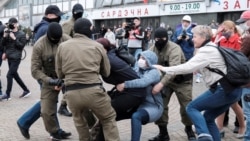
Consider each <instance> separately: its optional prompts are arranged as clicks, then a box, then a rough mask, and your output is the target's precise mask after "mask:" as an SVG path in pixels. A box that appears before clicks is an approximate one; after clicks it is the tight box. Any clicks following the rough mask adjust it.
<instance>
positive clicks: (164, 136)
mask: <svg viewBox="0 0 250 141" xmlns="http://www.w3.org/2000/svg"><path fill="white" fill-rule="evenodd" d="M158 127H159V130H160V133H159V134H158V135H157V136H155V137H153V138H152V139H149V140H148V141H169V140H170V138H169V135H168V130H167V126H166V125H165V126H162V125H158Z"/></svg>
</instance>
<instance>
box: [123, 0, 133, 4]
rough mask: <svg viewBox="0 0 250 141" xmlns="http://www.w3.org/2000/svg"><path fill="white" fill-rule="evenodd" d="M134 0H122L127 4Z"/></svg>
mask: <svg viewBox="0 0 250 141" xmlns="http://www.w3.org/2000/svg"><path fill="white" fill-rule="evenodd" d="M134 2H135V0H124V3H125V4H127V3H134Z"/></svg>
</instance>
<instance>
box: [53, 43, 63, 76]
mask: <svg viewBox="0 0 250 141" xmlns="http://www.w3.org/2000/svg"><path fill="white" fill-rule="evenodd" d="M61 50H62V46H61V45H59V47H58V49H57V53H56V58H55V63H56V64H55V70H56V74H57V77H58V78H60V79H63V78H64V77H65V76H64V74H63V72H62V57H61V53H62V51H61Z"/></svg>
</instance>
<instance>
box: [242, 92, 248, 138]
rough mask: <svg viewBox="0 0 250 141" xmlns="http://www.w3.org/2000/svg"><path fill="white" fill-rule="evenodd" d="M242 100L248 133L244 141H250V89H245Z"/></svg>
mask: <svg viewBox="0 0 250 141" xmlns="http://www.w3.org/2000/svg"><path fill="white" fill-rule="evenodd" d="M241 98H242V99H241V101H242V106H243V112H244V115H245V118H246V132H245V137H244V141H250V99H249V98H250V88H243V90H242V96H241Z"/></svg>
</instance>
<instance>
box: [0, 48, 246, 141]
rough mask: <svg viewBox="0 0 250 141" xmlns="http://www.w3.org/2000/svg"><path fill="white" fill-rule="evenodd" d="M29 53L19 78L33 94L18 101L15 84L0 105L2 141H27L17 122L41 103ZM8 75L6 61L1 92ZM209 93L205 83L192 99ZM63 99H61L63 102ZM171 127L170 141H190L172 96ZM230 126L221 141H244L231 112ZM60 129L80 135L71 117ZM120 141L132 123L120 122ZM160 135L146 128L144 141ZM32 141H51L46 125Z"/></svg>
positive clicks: (39, 124) (35, 130)
mask: <svg viewBox="0 0 250 141" xmlns="http://www.w3.org/2000/svg"><path fill="white" fill-rule="evenodd" d="M25 50H26V52H27V56H26V58H25V59H24V60H23V61H22V62H21V64H20V66H19V70H18V72H19V75H20V77H21V78H22V79H23V81H24V83H25V84H26V85H27V86H28V88H29V89H30V91H31V93H32V94H31V95H30V96H29V97H27V98H21V99H20V98H19V96H20V95H21V94H22V92H23V90H22V89H21V88H20V87H19V85H18V84H17V83H16V82H15V81H13V82H14V83H13V88H12V92H11V98H12V99H11V101H0V141H25V140H26V139H25V138H24V137H23V136H22V135H21V133H20V131H19V129H18V127H17V124H16V121H17V119H18V118H19V117H20V116H21V115H22V114H23V113H24V112H25V111H26V110H28V109H29V108H30V107H31V106H32V105H33V104H35V103H36V102H37V101H38V100H39V96H40V89H39V85H38V83H37V82H36V80H35V79H34V78H33V77H32V76H31V71H30V61H31V53H32V47H31V46H26V47H25ZM7 71H8V65H7V62H6V61H3V64H2V67H1V81H2V91H3V92H5V90H6V83H7V81H6V73H7ZM111 87H112V86H111V85H108V84H105V88H106V89H110V88H111ZM205 90H206V87H205V85H204V83H202V82H201V83H194V87H193V97H196V96H197V95H199V94H200V93H202V92H203V91H205ZM61 98H62V95H60V99H61ZM59 103H60V100H59ZM169 116H170V120H169V125H168V131H169V134H170V138H171V141H187V137H186V133H185V132H184V125H183V124H182V123H181V120H180V114H179V104H178V100H177V98H176V96H175V95H173V96H172V98H171V101H170V103H169ZM229 116H230V120H229V125H228V126H227V127H225V138H223V139H222V141H241V140H239V139H237V138H236V134H234V133H233V132H232V131H233V129H234V120H235V114H234V112H233V111H232V110H230V114H229ZM58 118H59V122H60V126H61V128H62V129H63V130H65V131H70V132H71V133H72V136H71V138H70V139H68V140H65V141H77V140H78V134H77V131H76V129H75V126H74V123H73V120H72V117H65V116H61V115H58ZM117 125H118V129H119V134H120V138H121V141H129V140H130V135H131V133H130V132H131V128H130V120H123V121H119V122H117ZM158 133H159V130H158V128H157V126H156V125H155V124H154V123H149V124H147V125H144V126H143V128H142V134H141V141H147V140H148V139H149V138H151V137H154V136H155V135H157V134H158ZM30 135H31V137H30V140H31V141H48V140H49V134H48V133H47V132H46V130H45V128H44V125H43V121H42V119H41V118H40V119H39V120H38V121H36V122H35V123H34V124H33V125H32V126H31V128H30Z"/></svg>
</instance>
